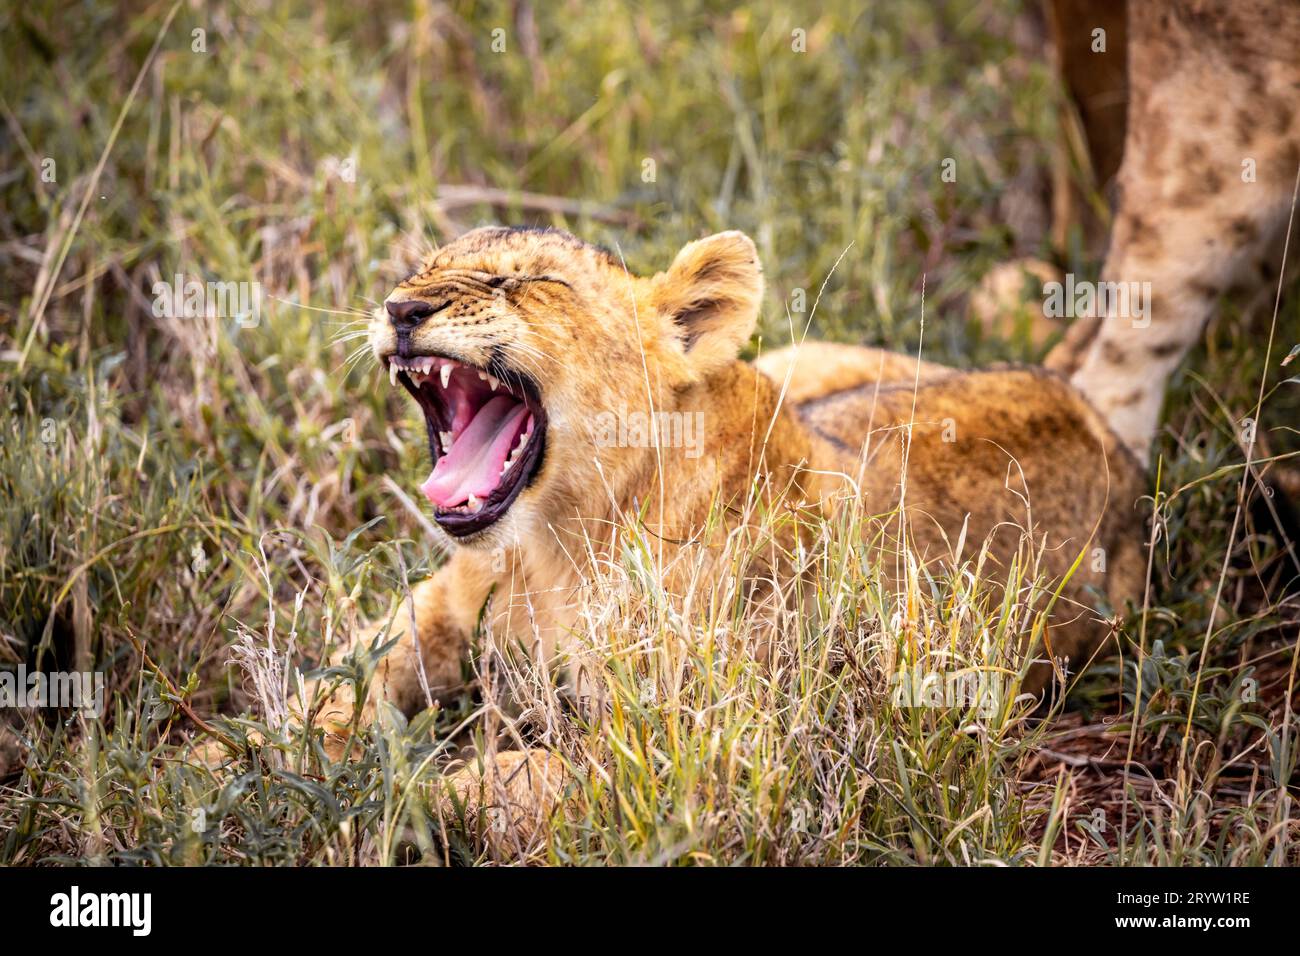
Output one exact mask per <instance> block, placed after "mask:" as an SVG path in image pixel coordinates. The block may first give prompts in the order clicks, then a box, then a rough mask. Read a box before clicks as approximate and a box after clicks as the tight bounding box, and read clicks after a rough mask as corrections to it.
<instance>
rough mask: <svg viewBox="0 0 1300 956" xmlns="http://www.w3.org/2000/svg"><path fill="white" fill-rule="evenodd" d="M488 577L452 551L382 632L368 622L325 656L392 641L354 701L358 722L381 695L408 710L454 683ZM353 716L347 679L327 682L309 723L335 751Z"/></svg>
mask: <svg viewBox="0 0 1300 956" xmlns="http://www.w3.org/2000/svg"><path fill="white" fill-rule="evenodd" d="M491 581H492V575H491V574H490V573H489V572H487V570H486V568H485V567H484V565H483V563H482V562H481V561H480V560H479V559H478V557H477V555H475V554H474V553H472V552H465V551H461V552H457V553H456V554H455V555H454V556H453V557H452V558H451V560H449V561H448V562H447V564H445V565H444V566H443V567H442V568H441V569H440V570H439V571H438V572H437V573H436V574H434V575H433V577H431V578H429V579H427V580H425V581H421V582H420V583H419V584H417V585H416V586H415V587H414V588H412V589H411V597H410V599H409V600H407V601H404V602H403V603H402V606H401V607H400V608H399V609H398V611H397V614H396V616H395V617H394V619H393V621H392V624H391V626H390V627H389V628H388V630H387V632H386V633H385V631H384V628H383V627H382V626H381V627H375V628H372V629H370V630H369V631H368V632H367V633H365V634H364V635H363V636H362V637H361V638H359V639H358V641H354V642H353V643H352V644H351V645H349V646H348V647H346V648H342V649H340V650H338V651H336V652H335V653H334V654H333V655H332V657H331V662H332V663H334V664H337V663H339V662H340V661H342V660H343V659H344V658H345V657H346V656H347V655H348V654H349V653H351V652H352V650H353V649H354V648H357V647H358V646H365V647H369V646H370V645H372V644H374V642H375V640H376V638H379V640H380V643H381V644H383V643H387V642H389V641H392V640H394V639H396V641H397V644H396V645H395V646H394V647H393V648H392V649H391V650H389V651H388V653H387V654H386V655H384V657H382V658H381V659H380V660H379V662H378V664H377V665H376V667H375V673H374V676H373V678H372V680H371V682H370V688H369V693H368V695H367V698H366V701H365V702H364V704H363V706H362V708H361V713H360V721H359V722H360V724H361V725H363V726H364V725H368V724H369V723H370V722H372V721H373V720H374V713H375V706H376V704H377V703H378V702H379V701H381V700H384V701H388V702H389V703H391V704H393V705H394V706H396V707H397V708H398V710H400V711H402V712H403V713H404V714H406V715H408V716H410V715H411V714H414V713H417V712H419V711H420V710H422V709H423V708H425V707H428V706H430V705H432V704H433V702H434V701H436V700H439V699H444V698H445V697H447V696H448V695H450V694H454V693H456V692H458V691H459V690H461V689H462V687H463V679H462V666H463V662H464V660H465V656H466V654H467V652H468V649H469V641H470V637H471V636H472V635H473V633H474V627H475V623H476V622H477V620H478V615H479V611H480V609H481V608H482V606H483V602H484V601H485V600H486V599H487V595H488V591H489V589H490V587H491ZM355 718H356V697H355V693H354V690H353V688H352V686H351V685H350V684H349V685H344V686H341V687H339V688H337V689H335V690H334V692H333V693H332V694H331V695H330V697H329V698H328V699H327V700H326V701H325V702H324V703H323V704H322V705H321V706H320V708H319V709H318V710H317V712H316V714H315V717H314V720H315V724H316V726H318V727H322V728H324V729H325V732H326V751H327V752H328V753H330V754H331V756H336V757H337V756H338V755H339V754H340V753H341V752H342V748H343V745H344V741H345V740H346V739H347V736H348V734H349V732H350V730H351V728H352V725H353V721H354V719H355Z"/></svg>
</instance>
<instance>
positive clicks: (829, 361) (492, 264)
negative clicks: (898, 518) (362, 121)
mask: <svg viewBox="0 0 1300 956" xmlns="http://www.w3.org/2000/svg"><path fill="white" fill-rule="evenodd" d="M762 292H763V279H762V274H761V270H760V267H759V263H758V259H757V255H756V252H755V248H754V245H753V243H752V242H750V240H749V239H748V238H747V237H745V236H744V235H742V234H741V233H738V232H726V233H721V234H719V235H714V236H710V237H708V238H706V239H701V240H699V241H696V242H691V243H689V244H688V245H686V246H685V247H684V248H683V249H682V250H681V252H680V253H679V254H678V255H677V257H676V259H675V260H674V261H673V263H672V265H671V266H669V268H668V269H667V270H666V271H664V272H661V273H659V274H657V275H654V276H651V277H648V278H642V277H637V276H632V275H629V274H628V273H627V271H626V270H625V269H624V268H623V267H622V266H621V265H620V264H619V262H618V261H617V260H615V259H614V258H613V257H611V256H610V255H609V254H608V253H606V252H604V251H602V250H600V249H597V248H594V247H592V246H590V245H588V244H586V243H584V242H581V241H580V240H578V239H576V238H574V237H573V236H571V235H568V234H567V233H564V232H560V231H557V230H550V229H547V230H534V229H504V228H484V229H478V230H475V231H473V232H470V233H468V234H467V235H465V236H463V237H462V238H460V239H458V240H456V241H455V242H453V243H451V244H449V245H447V246H445V247H444V248H442V249H441V250H440V251H438V252H436V253H434V254H433V255H431V256H430V257H429V258H428V260H427V261H426V262H425V263H424V265H423V268H421V269H420V271H418V272H417V273H416V274H414V275H412V276H411V277H409V278H408V279H406V280H405V281H403V282H402V283H401V284H400V285H398V287H397V288H396V289H395V290H393V292H392V294H391V295H390V296H389V297H388V299H387V301H386V302H385V307H384V309H383V310H382V311H381V312H379V313H378V314H377V315H376V317H375V319H374V321H373V324H372V327H371V337H370V340H371V345H372V347H373V350H374V354H375V355H376V357H377V358H378V360H379V363H380V365H381V366H382V367H383V368H385V369H386V370H387V371H388V374H389V376H390V379H391V380H392V382H393V383H394V384H395V385H398V384H400V385H401V386H402V387H403V388H404V389H405V390H406V391H407V392H409V393H410V395H411V396H412V397H413V398H414V399H415V402H416V404H417V405H418V406H419V408H420V409H421V411H422V412H423V414H424V417H425V421H426V424H427V432H428V442H429V450H430V453H431V456H432V470H431V472H430V473H429V475H428V477H427V478H426V479H425V480H424V482H423V484H422V485H420V490H421V491H422V492H423V494H424V495H425V497H426V498H427V499H428V500H429V502H430V504H431V505H432V509H433V520H434V522H435V524H436V526H437V528H438V529H439V532H440V534H441V535H442V537H443V538H444V539H445V540H444V542H443V543H444V544H446V545H447V546H448V548H449V550H450V552H451V557H450V559H449V560H448V561H447V562H446V564H445V565H444V566H443V567H442V568H441V570H439V571H438V573H437V574H435V575H434V576H433V577H431V578H430V579H428V580H427V581H424V582H423V583H421V584H419V585H418V586H416V587H415V588H414V589H413V592H412V598H413V602H414V607H413V609H412V608H409V607H408V608H406V609H404V610H403V611H401V612H400V613H398V614H397V615H396V618H395V620H394V621H393V624H392V627H393V629H394V636H396V637H398V638H399V641H398V643H397V644H396V645H395V647H394V649H393V650H392V651H391V652H390V653H389V654H388V655H387V656H386V657H384V658H383V659H382V660H381V661H380V663H379V665H378V667H377V671H376V674H375V679H374V681H373V684H372V692H371V701H370V703H371V705H373V702H374V701H375V700H376V699H378V698H381V697H382V698H385V699H387V700H389V701H391V702H392V703H393V704H395V705H396V706H397V707H399V708H400V709H402V710H404V711H407V712H408V713H409V712H412V711H417V710H420V709H422V708H423V707H424V706H425V703H426V701H427V700H428V699H429V695H432V696H433V697H438V696H440V695H446V694H448V693H451V692H454V691H455V690H456V689H457V688H458V687H459V685H460V683H461V680H462V660H463V658H464V657H465V655H466V654H467V651H468V648H469V644H470V640H471V636H472V635H473V634H474V633H475V632H476V630H477V629H478V628H480V626H481V627H483V629H484V631H485V633H490V634H491V635H492V636H493V638H494V639H495V640H497V641H503V640H506V641H510V642H511V643H512V644H513V643H515V642H517V643H519V644H521V645H522V646H524V647H526V648H528V649H530V650H531V651H532V652H533V653H534V654H537V655H541V656H543V657H545V658H551V657H552V656H553V655H555V654H556V652H557V650H563V649H564V642H565V640H566V636H567V635H568V634H569V633H571V628H572V626H573V625H574V623H575V619H576V613H577V612H576V608H577V605H578V596H579V594H580V592H581V590H582V589H583V587H584V585H585V584H586V583H587V580H588V577H587V569H589V568H590V567H591V562H593V561H601V560H604V559H605V558H607V557H608V556H609V555H610V551H609V549H610V548H611V547H612V543H613V534H614V533H613V532H612V531H611V529H612V528H613V527H615V526H617V525H618V524H619V522H620V521H622V520H625V519H627V517H628V516H631V515H639V520H640V521H641V522H642V523H643V525H644V527H645V528H646V529H647V531H648V533H649V534H651V535H653V536H654V537H655V538H656V539H657V540H660V541H663V542H666V543H668V546H669V547H673V548H679V547H680V548H709V547H712V546H713V545H714V544H715V543H716V542H717V541H718V540H720V537H721V536H725V533H726V531H727V528H726V527H722V528H718V527H716V525H717V522H714V523H713V525H710V526H709V528H708V529H706V524H707V522H706V520H705V519H706V517H707V516H708V515H709V514H710V513H713V514H717V513H718V511H719V508H718V506H719V505H721V506H722V509H721V511H722V513H723V514H724V515H727V516H729V517H728V518H727V519H725V520H724V522H723V524H725V521H726V520H730V521H731V522H733V524H734V522H738V521H744V520H747V519H746V518H745V515H746V514H747V513H748V512H747V510H746V509H745V508H743V507H728V506H729V505H733V506H734V505H735V504H736V503H738V502H742V501H743V500H744V499H746V497H747V496H749V495H753V494H757V495H760V496H763V497H764V498H765V499H766V500H768V501H769V502H778V503H780V502H785V503H786V504H787V506H788V507H789V508H790V509H792V510H795V511H797V512H798V513H799V514H801V515H802V516H803V517H805V518H812V519H817V518H821V517H828V516H833V515H834V514H836V512H837V510H838V509H840V508H843V507H846V506H848V505H852V504H855V503H856V505H857V506H859V507H861V508H863V509H865V510H866V512H867V513H869V514H887V513H890V512H891V511H894V512H896V511H899V510H901V511H902V512H903V513H904V514H905V515H906V517H907V521H906V527H907V529H908V531H907V542H906V543H907V545H908V546H909V547H910V548H911V549H912V550H913V551H914V553H915V554H916V555H917V557H918V559H919V560H921V561H923V562H925V561H930V562H945V561H946V562H953V561H961V560H964V559H965V558H968V557H970V554H969V552H970V551H972V550H973V549H978V548H979V547H980V546H981V545H982V543H983V542H984V541H985V540H986V539H988V540H990V541H991V542H992V556H993V558H994V559H995V560H996V561H997V562H1000V563H1001V564H1002V565H1003V567H1005V566H1006V565H1008V564H1009V563H1010V562H1011V561H1012V560H1013V559H1014V558H1015V556H1016V554H1017V549H1018V548H1021V547H1022V545H1023V542H1024V541H1026V540H1031V541H1032V542H1033V543H1034V545H1035V546H1036V548H1038V549H1041V550H1040V551H1039V561H1040V565H1039V570H1040V571H1041V572H1042V573H1044V574H1045V575H1046V576H1047V577H1049V578H1051V579H1053V580H1055V581H1059V580H1061V579H1063V578H1066V577H1067V576H1068V582H1067V584H1066V585H1065V587H1064V589H1063V590H1062V592H1061V594H1060V595H1059V597H1058V600H1057V603H1056V605H1055V609H1054V613H1053V618H1052V626H1051V627H1050V628H1049V629H1048V631H1047V635H1046V638H1045V643H1046V644H1047V645H1048V647H1046V648H1044V649H1042V650H1041V651H1040V652H1039V653H1040V656H1042V657H1048V656H1050V657H1053V658H1056V659H1059V660H1061V661H1068V662H1069V663H1070V665H1071V666H1072V667H1073V668H1075V669H1077V668H1078V667H1079V666H1081V665H1082V664H1084V663H1086V662H1087V660H1088V659H1089V658H1090V657H1091V656H1092V655H1093V654H1094V652H1096V651H1097V650H1098V649H1099V648H1100V646H1101V645H1102V643H1103V641H1104V640H1105V638H1106V637H1107V636H1108V635H1110V633H1111V624H1110V622H1109V621H1108V620H1107V617H1108V616H1109V615H1110V614H1111V613H1112V612H1111V610H1105V612H1104V613H1098V610H1097V607H1098V599H1099V598H1100V599H1101V603H1102V605H1104V606H1106V607H1108V608H1109V609H1113V610H1114V611H1115V612H1121V613H1122V612H1123V610H1124V608H1125V604H1126V602H1127V601H1129V600H1130V599H1132V598H1134V597H1135V596H1136V595H1137V594H1138V593H1139V590H1138V589H1139V585H1140V582H1141V576H1142V566H1143V565H1142V561H1141V559H1140V549H1141V525H1142V522H1141V521H1140V520H1139V517H1138V513H1137V511H1136V510H1135V502H1136V501H1137V499H1138V498H1139V496H1140V495H1141V494H1142V493H1143V473H1142V469H1141V468H1140V467H1139V465H1138V464H1137V462H1136V461H1135V460H1134V458H1133V457H1132V456H1131V454H1129V453H1128V452H1127V451H1126V450H1125V449H1124V448H1123V447H1122V446H1121V445H1120V444H1119V443H1118V442H1117V441H1116V439H1115V438H1114V436H1113V435H1112V434H1111V433H1110V432H1109V431H1108V430H1107V428H1106V427H1105V425H1104V424H1103V423H1102V422H1101V420H1100V418H1099V417H1098V416H1097V415H1096V414H1095V413H1094V412H1093V411H1092V409H1091V408H1089V406H1088V405H1087V404H1086V403H1085V402H1084V401H1083V400H1082V399H1081V398H1080V397H1079V395H1078V394H1077V393H1076V392H1075V391H1073V390H1072V389H1071V388H1070V386H1069V385H1067V384H1066V383H1065V382H1064V381H1063V380H1061V379H1060V378H1057V377H1055V376H1054V375H1052V374H1050V373H1048V372H1044V371H1041V370H1037V369H1005V370H998V371H984V372H969V373H967V372H956V371H952V370H949V369H946V368H943V367H941V366H937V365H932V364H929V363H918V362H917V361H916V360H915V359H912V358H908V357H905V356H901V355H894V354H890V353H886V352H882V351H878V350H874V349H867V348H857V347H850V346H836V345H828V344H815V343H808V344H805V345H803V346H802V347H800V348H797V349H796V348H791V349H787V350H784V351H782V352H778V353H775V354H772V355H768V356H766V357H764V358H763V359H762V360H760V361H759V362H758V363H756V364H750V363H748V362H745V361H742V360H741V359H740V358H739V357H738V355H739V353H740V350H741V348H742V346H744V345H745V344H746V343H747V342H748V341H749V339H750V336H751V334H752V333H753V331H754V327H755V323H756V320H757V316H758V310H759V304H760V301H761V298H762ZM674 427H676V428H678V429H679V430H678V431H677V432H673V431H672V430H671V429H672V428H674ZM664 428H668V429H669V431H668V434H669V436H670V438H671V436H672V435H674V434H675V435H677V436H678V438H679V439H680V441H677V442H674V441H672V440H664V434H665V433H664V431H663V429H664ZM651 434H653V435H654V436H656V437H655V438H654V439H653V440H651V438H650V437H649V436H650V435H651ZM904 465H906V467H904ZM755 489H757V490H755ZM900 505H901V509H900ZM794 524H797V522H795V523H794ZM1026 534H1027V535H1028V537H1026ZM961 541H964V542H970V544H968V545H966V547H965V550H966V552H968V553H966V554H958V555H954V554H953V548H954V547H955V543H956V542H961ZM1095 554H1104V556H1105V560H1104V562H1100V561H1097V560H1095V559H1094V558H1093V556H1094V555H1095ZM1081 555H1082V556H1084V559H1083V560H1079V559H1080V557H1081ZM1076 564H1077V567H1074V566H1075V565H1076ZM1072 567H1074V570H1073V573H1072V574H1071V573H1070V572H1071V569H1072ZM1050 673H1051V668H1050V665H1047V664H1044V665H1041V666H1038V667H1037V669H1036V670H1034V671H1032V672H1031V675H1030V678H1029V683H1030V684H1031V685H1033V686H1034V687H1041V686H1042V685H1043V683H1044V682H1045V679H1046V678H1047V677H1048V676H1049V675H1050ZM425 688H428V691H427V693H426V690H425ZM352 711H353V707H352V703H351V702H350V701H348V700H346V699H344V698H343V695H341V694H340V695H336V696H335V698H334V699H332V700H331V701H329V702H327V704H326V705H325V706H324V707H323V708H322V710H321V711H320V713H319V715H318V723H319V724H321V725H323V726H324V727H325V728H326V730H327V731H328V732H330V733H331V734H334V735H337V734H340V733H342V732H343V731H344V729H345V728H346V727H347V725H348V724H349V722H350V720H351V717H352ZM371 712H372V709H371V707H370V706H368V707H367V708H366V709H365V713H367V714H368V713H371ZM337 739H338V738H337V737H336V738H335V740H336V743H337Z"/></svg>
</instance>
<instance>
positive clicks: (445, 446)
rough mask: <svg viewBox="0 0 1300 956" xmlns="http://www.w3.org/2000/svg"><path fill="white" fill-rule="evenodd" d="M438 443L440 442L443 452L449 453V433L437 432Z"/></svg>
mask: <svg viewBox="0 0 1300 956" xmlns="http://www.w3.org/2000/svg"><path fill="white" fill-rule="evenodd" d="M438 441H440V442H442V450H443V451H444V452H448V451H451V432H438Z"/></svg>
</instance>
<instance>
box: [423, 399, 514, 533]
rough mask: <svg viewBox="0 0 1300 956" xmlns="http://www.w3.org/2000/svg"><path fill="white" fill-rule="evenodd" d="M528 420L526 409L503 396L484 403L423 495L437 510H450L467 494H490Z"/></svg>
mask: <svg viewBox="0 0 1300 956" xmlns="http://www.w3.org/2000/svg"><path fill="white" fill-rule="evenodd" d="M529 417H530V415H529V412H528V406H526V405H524V404H523V403H522V402H517V401H515V400H514V399H512V398H507V397H506V396H504V395H498V396H497V397H496V398H494V399H492V400H491V401H489V402H488V403H487V404H485V405H484V406H483V407H482V408H480V409H479V410H478V412H477V413H475V415H474V419H473V421H471V422H470V423H469V425H468V426H467V427H466V428H465V430H464V431H463V432H461V433H460V437H458V438H457V439H456V440H455V441H454V442H453V443H452V446H451V451H450V452H448V453H447V454H445V455H443V456H442V457H441V458H439V459H438V462H437V464H435V465H434V466H433V471H432V472H431V473H430V474H429V477H428V479H427V480H426V481H425V482H424V484H422V485H421V486H420V490H421V491H423V492H424V496H425V497H426V498H428V499H429V500H430V501H431V502H433V504H434V505H436V506H438V507H439V508H451V507H454V506H455V505H460V504H464V503H465V502H467V501H468V500H469V496H470V495H474V496H475V497H476V498H486V497H487V496H488V495H490V494H491V493H492V492H493V490H494V489H495V488H496V486H497V485H498V484H500V483H501V466H502V465H504V464H505V463H506V456H507V455H509V454H510V449H511V448H513V447H514V445H515V442H516V440H517V439H518V437H519V434H520V431H521V430H522V427H523V424H524V422H525V421H526V420H527V419H528V418H529Z"/></svg>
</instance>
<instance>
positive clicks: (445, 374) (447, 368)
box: [438, 362, 451, 388]
mask: <svg viewBox="0 0 1300 956" xmlns="http://www.w3.org/2000/svg"><path fill="white" fill-rule="evenodd" d="M438 374H439V375H440V376H441V377H442V387H443V388H446V387H447V384H448V383H449V382H450V381H451V363H450V362H444V363H443V366H442V368H441V369H439V370H438Z"/></svg>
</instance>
